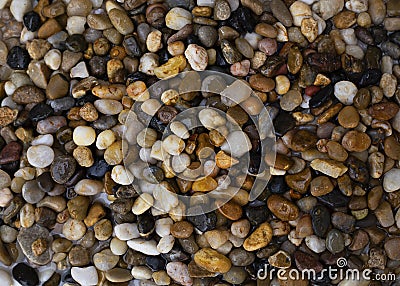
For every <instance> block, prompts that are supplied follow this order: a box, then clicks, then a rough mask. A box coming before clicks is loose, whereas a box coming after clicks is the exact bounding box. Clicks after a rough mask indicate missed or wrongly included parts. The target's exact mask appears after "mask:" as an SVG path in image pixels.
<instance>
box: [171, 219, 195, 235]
mask: <svg viewBox="0 0 400 286" xmlns="http://www.w3.org/2000/svg"><path fill="white" fill-rule="evenodd" d="M192 233H193V225H192V224H191V223H190V222H188V221H178V222H176V223H174V224H173V225H172V226H171V234H172V235H173V236H174V237H175V238H188V237H189V236H191V235H192Z"/></svg>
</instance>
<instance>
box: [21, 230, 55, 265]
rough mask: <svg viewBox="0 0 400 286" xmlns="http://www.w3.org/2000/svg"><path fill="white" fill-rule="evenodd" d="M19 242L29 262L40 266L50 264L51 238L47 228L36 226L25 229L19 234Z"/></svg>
mask: <svg viewBox="0 0 400 286" xmlns="http://www.w3.org/2000/svg"><path fill="white" fill-rule="evenodd" d="M17 240H18V243H19V245H20V246H21V249H22V252H23V253H24V254H25V256H26V257H27V258H28V259H29V261H31V262H32V263H35V264H38V265H46V264H47V263H49V262H50V260H51V257H52V253H51V251H50V243H51V237H50V234H49V231H48V230H47V229H46V228H45V227H42V226H40V225H38V224H35V225H33V226H32V227H30V228H23V229H21V230H20V232H19V233H18V236H17ZM35 247H36V248H35ZM38 248H42V249H40V250H39V249H38Z"/></svg>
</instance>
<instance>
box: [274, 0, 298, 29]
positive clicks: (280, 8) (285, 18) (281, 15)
mask: <svg viewBox="0 0 400 286" xmlns="http://www.w3.org/2000/svg"><path fill="white" fill-rule="evenodd" d="M270 7H271V11H272V14H273V15H274V17H275V18H277V19H278V21H279V22H281V23H282V24H283V25H284V26H286V27H290V26H292V24H293V18H292V15H291V13H290V11H289V9H288V8H287V6H286V4H285V3H284V2H283V1H282V0H273V1H271V4H270Z"/></svg>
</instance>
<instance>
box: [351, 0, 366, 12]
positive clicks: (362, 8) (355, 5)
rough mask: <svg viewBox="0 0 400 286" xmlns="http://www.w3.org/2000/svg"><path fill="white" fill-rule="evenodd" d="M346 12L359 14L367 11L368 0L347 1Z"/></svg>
mask: <svg viewBox="0 0 400 286" xmlns="http://www.w3.org/2000/svg"><path fill="white" fill-rule="evenodd" d="M346 8H347V10H350V11H353V12H356V13H357V14H358V13H361V12H366V11H368V0H349V1H347V2H346Z"/></svg>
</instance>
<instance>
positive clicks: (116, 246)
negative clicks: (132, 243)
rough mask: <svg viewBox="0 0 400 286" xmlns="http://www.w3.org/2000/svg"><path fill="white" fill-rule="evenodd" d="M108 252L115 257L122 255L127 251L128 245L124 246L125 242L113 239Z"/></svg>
mask: <svg viewBox="0 0 400 286" xmlns="http://www.w3.org/2000/svg"><path fill="white" fill-rule="evenodd" d="M110 250H111V252H112V253H113V254H115V255H124V254H125V252H126V251H127V250H128V244H126V241H123V240H120V239H119V238H117V237H114V238H113V239H112V240H111V242H110Z"/></svg>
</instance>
